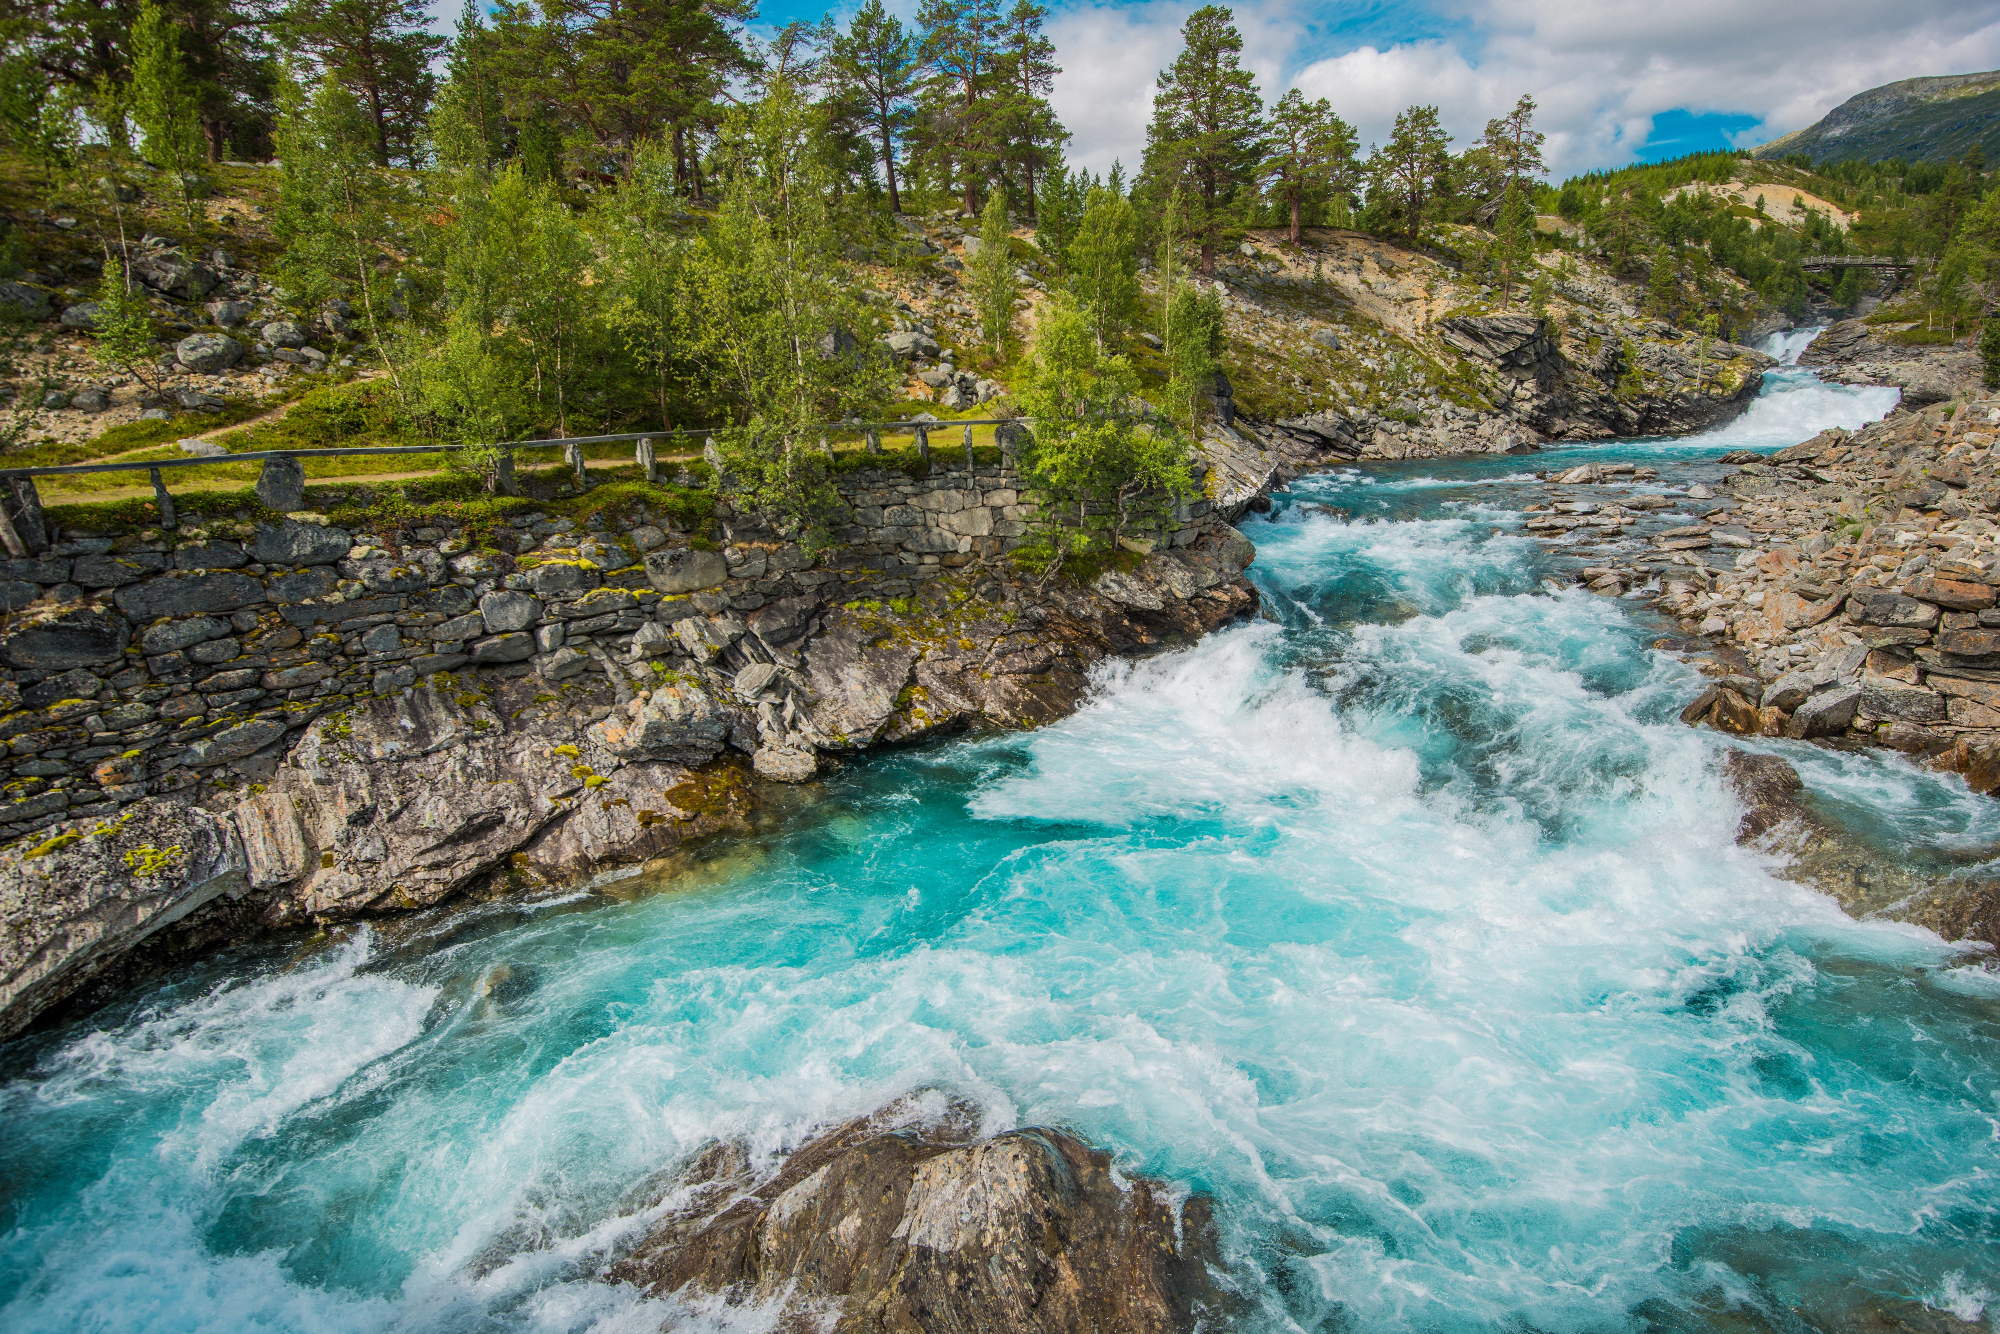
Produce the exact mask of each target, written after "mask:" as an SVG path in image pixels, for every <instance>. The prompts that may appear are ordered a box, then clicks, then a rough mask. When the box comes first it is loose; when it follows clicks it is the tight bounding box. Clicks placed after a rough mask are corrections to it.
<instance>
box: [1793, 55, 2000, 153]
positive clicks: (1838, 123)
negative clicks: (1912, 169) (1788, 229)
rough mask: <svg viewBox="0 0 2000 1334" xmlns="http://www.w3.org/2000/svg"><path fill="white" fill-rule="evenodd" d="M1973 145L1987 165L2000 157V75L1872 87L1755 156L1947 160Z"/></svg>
mask: <svg viewBox="0 0 2000 1334" xmlns="http://www.w3.org/2000/svg"><path fill="white" fill-rule="evenodd" d="M1974 144H1978V145H1979V147H1980V150H1981V151H1982V152H1983V153H1985V155H1986V160H1987V161H1988V162H1993V161H1995V160H1996V159H2000V70H1992V71H1989V72H1987V73H1985V74H1948V75H1944V76H1942V77H1938V78H1929V79H1904V80H1903V81H1902V82H1900V83H1886V84H1883V85H1882V86H1881V87H1880V88H1870V89H1869V90H1868V91H1867V92H1865V93H1861V94H1858V95H1856V96H1854V97H1850V98H1848V99H1847V100H1846V101H1845V102H1842V103H1841V104H1840V105H1839V106H1837V107H1835V108H1834V109H1833V110H1831V111H1829V112H1827V113H1826V115H1825V116H1823V117H1821V118H1820V119H1819V120H1818V121H1817V122H1815V123H1814V124H1811V125H1808V126H1806V127H1805V128H1804V129H1803V130H1793V131H1792V132H1791V133H1790V134H1787V135H1782V136H1780V137H1779V138H1776V139H1773V140H1772V141H1771V142H1770V143H1768V144H1765V145H1764V146H1763V147H1761V148H1759V149H1757V150H1755V155H1756V156H1757V157H1763V158H1776V157H1783V156H1785V155H1786V154H1787V153H1804V154H1806V155H1807V156H1809V157H1811V158H1812V160H1813V161H1815V162H1825V161H1828V160H1829V159H1830V160H1833V161H1840V162H1846V161H1853V160H1857V159H1858V160H1861V161H1864V162H1880V161H1881V160H1882V159H1884V158H1892V157H1893V158H1907V159H1909V160H1911V161H1930V162H1946V161H1953V160H1956V159H1957V158H1959V157H1961V156H1963V154H1964V153H1965V150H1966V149H1968V148H1970V147H1972V146H1973V145H1974Z"/></svg>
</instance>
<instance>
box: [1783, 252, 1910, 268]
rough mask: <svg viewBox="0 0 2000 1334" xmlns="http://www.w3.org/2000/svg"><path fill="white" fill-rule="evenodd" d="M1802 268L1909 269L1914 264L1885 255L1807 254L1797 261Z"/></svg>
mask: <svg viewBox="0 0 2000 1334" xmlns="http://www.w3.org/2000/svg"><path fill="white" fill-rule="evenodd" d="M1799 267H1800V268H1802V269H1910V268H1915V267H1916V265H1915V264H1914V263H1913V262H1912V261H1910V260H1907V259H1893V258H1891V257H1889V256H1887V255H1809V256H1807V257H1806V258H1804V259H1802V260H1800V261H1799Z"/></svg>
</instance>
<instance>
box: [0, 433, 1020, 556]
mask: <svg viewBox="0 0 2000 1334" xmlns="http://www.w3.org/2000/svg"><path fill="white" fill-rule="evenodd" d="M1029 422H1030V419H1028V418H1025V417H994V418H981V419H978V420H974V421H964V420H959V421H949V422H944V421H895V422H818V423H811V424H808V425H806V426H803V427H800V428H798V430H799V432H801V433H815V432H816V433H818V435H819V446H820V448H821V449H823V450H825V451H826V453H827V454H828V456H829V457H831V456H832V454H833V452H834V450H833V446H832V444H831V440H832V439H833V437H834V436H835V435H849V436H851V435H854V434H857V433H859V434H860V435H861V437H862V441H863V447H864V448H865V449H866V450H867V452H868V453H870V454H880V453H882V437H883V436H884V435H893V434H899V433H901V432H904V431H908V432H911V433H912V434H913V435H914V436H915V437H916V446H917V453H918V455H919V457H921V458H922V459H923V461H924V462H925V463H927V464H928V463H929V462H930V457H931V440H930V437H931V432H933V431H944V430H949V429H950V428H952V427H960V428H963V431H964V435H963V444H964V447H965V459H966V464H967V466H968V467H969V466H971V465H972V462H973V454H972V428H973V427H975V426H991V427H995V428H996V434H998V435H999V436H1000V447H1001V451H1002V454H1003V456H1011V455H1012V454H1013V452H1014V448H1015V440H1014V438H1013V437H1012V435H1011V432H1009V431H1004V430H997V428H1002V427H1025V426H1027V425H1028V424H1029ZM717 434H718V430H717V428H715V427H705V428H697V429H691V430H677V431H626V432H622V433H620V434H616V435H577V436H562V437H559V438H554V439H541V440H503V441H496V442H495V443H494V444H493V445H492V446H491V448H492V449H494V450H497V451H498V453H497V455H496V458H495V462H494V489H495V490H497V491H500V492H501V493H502V494H505V495H519V494H520V490H519V486H518V485H517V483H516V482H515V479H514V455H515V454H516V453H517V452H520V451H524V450H547V449H560V450H562V452H563V462H564V463H565V464H566V465H568V466H569V467H570V468H571V469H572V470H573V471H574V472H575V473H576V480H577V484H578V485H579V486H581V487H585V488H587V487H589V485H590V475H589V469H588V465H587V462H586V460H585V459H584V457H583V447H584V446H585V445H615V444H625V443H628V442H629V443H630V444H631V445H632V446H633V449H632V457H633V462H634V463H636V464H637V465H638V466H639V468H640V470H641V471H642V472H643V473H644V474H645V478H646V480H647V481H648V482H655V483H657V482H658V481H659V480H660V457H659V453H660V451H659V447H658V445H657V443H656V442H658V441H662V440H673V439H682V438H692V437H701V438H702V439H703V441H704V445H705V452H709V453H712V452H713V449H714V445H715V437H716V435H717ZM463 448H464V447H463V446H460V445H355V446H339V445H334V446H329V447H327V448H325V449H266V450H258V451H254V452H246V453H242V454H211V455H197V456H193V457H189V458H184V459H145V460H136V461H128V462H122V463H68V464H52V465H50V466H48V467H40V468H0V546H5V548H6V550H7V552H8V554H9V555H11V556H14V557H16V558H19V557H23V556H27V555H31V554H34V553H36V552H39V551H43V550H46V549H47V547H48V545H49V540H48V535H47V533H48V525H47V521H46V520H45V519H44V518H43V516H42V501H41V496H40V494H39V493H38V492H37V490H36V488H35V479H36V478H37V477H67V476H75V475H77V474H80V473H110V472H144V473H146V474H147V475H148V477H149V478H150V479H151V481H152V484H153V502H154V505H155V507H156V508H157V509H158V510H159V515H160V522H159V525H158V526H159V527H161V528H165V529H172V528H174V527H176V526H177V525H178V522H179V519H178V516H177V515H176V513H175V508H174V498H173V495H172V493H171V492H169V491H168V490H167V485H166V473H167V472H168V471H169V470H171V469H175V468H205V467H217V466H223V467H226V466H228V465H230V464H236V463H257V464H261V465H262V467H261V468H260V469H259V471H258V476H257V485H256V489H257V494H258V496H259V498H260V499H262V498H264V497H266V496H270V495H275V494H277V493H279V492H280V491H281V490H284V489H289V488H293V487H297V486H302V485H303V483H304V466H303V465H304V462H305V461H306V460H309V459H329V458H356V457H373V456H381V457H392V456H399V455H413V454H452V453H458V452H460V451H461V450H462V449H463ZM294 461H297V462H296V463H294ZM670 461H671V460H670ZM274 464H275V465H279V466H278V467H275V468H274V466H273V465H274ZM286 464H293V468H285V467H284V465H286ZM294 469H295V471H294ZM286 473H289V474H290V476H289V477H287V476H286V475H285V474H286Z"/></svg>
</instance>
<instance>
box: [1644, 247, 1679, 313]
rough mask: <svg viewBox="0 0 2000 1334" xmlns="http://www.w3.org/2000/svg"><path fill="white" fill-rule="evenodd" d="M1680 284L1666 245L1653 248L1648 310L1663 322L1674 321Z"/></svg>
mask: <svg viewBox="0 0 2000 1334" xmlns="http://www.w3.org/2000/svg"><path fill="white" fill-rule="evenodd" d="M1679 291H1680V288H1679V284H1677V283H1676V282H1675V281H1674V260H1673V256H1672V255H1671V254H1670V253H1669V252H1668V250H1667V247H1666V245H1665V244H1664V243H1662V244H1660V245H1657V246H1655V247H1653V263H1652V268H1651V270H1650V271H1649V272H1648V273H1647V275H1646V308H1647V310H1649V311H1651V312H1652V314H1653V315H1654V316H1655V317H1656V318H1658V319H1663V320H1672V319H1673V314H1674V306H1675V304H1676V302H1675V298H1676V297H1677V296H1678V295H1679Z"/></svg>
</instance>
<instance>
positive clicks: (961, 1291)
mask: <svg viewBox="0 0 2000 1334" xmlns="http://www.w3.org/2000/svg"><path fill="white" fill-rule="evenodd" d="M938 1101H939V1100H938V1099H936V1098H935V1097H932V1098H930V1099H924V1098H918V1099H914V1100H906V1101H904V1102H900V1103H897V1104H894V1105H892V1106H890V1107H887V1108H884V1109H882V1110H881V1111H878V1112H876V1113H874V1114H873V1115H871V1116H867V1117H861V1118H858V1119H856V1120H853V1121H850V1122H848V1123H846V1124H845V1125H841V1126H838V1127H836V1128H835V1129H833V1130H830V1131H827V1132H826V1133H824V1134H822V1135H820V1136H818V1137H816V1138H815V1139H813V1140H811V1141H809V1142H808V1143H806V1144H804V1145H803V1146H801V1147H800V1148H799V1149H798V1150H797V1151H796V1152H794V1153H793V1154H792V1155H791V1156H790V1157H789V1158H787V1159H786V1160H785V1161H784V1163H783V1165H782V1166H781V1167H780V1168H779V1169H778V1170H777V1171H776V1172H775V1173H772V1174H770V1175H768V1176H766V1177H764V1178H763V1179H761V1180H760V1179H758V1178H757V1177H756V1176H755V1175H754V1174H753V1173H752V1171H751V1170H750V1167H749V1165H748V1164H749V1160H748V1155H747V1153H746V1152H745V1149H744V1147H743V1146H742V1145H739V1144H735V1143H716V1144H714V1145H711V1146H710V1147H709V1148H708V1149H707V1150H706V1151H704V1152H702V1153H699V1154H697V1155H695V1157H694V1158H693V1159H692V1160H691V1161H690V1162H689V1163H688V1164H687V1165H686V1166H685V1167H684V1168H682V1169H680V1170H679V1171H676V1172H673V1173H670V1174H668V1176H667V1178H666V1179H665V1180H664V1181H661V1182H658V1183H656V1185H655V1188H654V1190H653V1192H652V1193H653V1195H654V1196H655V1198H657V1199H659V1200H665V1199H668V1198H671V1197H674V1196H679V1197H680V1202H679V1203H678V1205H677V1206H676V1207H673V1208H671V1209H670V1210H669V1211H668V1212H667V1213H666V1214H665V1216H664V1217H662V1218H661V1219H660V1221H659V1222H657V1223H656V1224H654V1226H653V1227H652V1228H651V1230H650V1231H649V1232H648V1233H647V1235H646V1237H645V1238H644V1240H643V1241H642V1242H641V1243H640V1244H639V1245H638V1247H637V1248H636V1249H635V1250H634V1251H633V1252H632V1253H631V1254H630V1255H629V1256H627V1257H626V1258H625V1259H623V1260H621V1261H620V1262H619V1263H617V1264H616V1265H615V1266H613V1267H612V1269H611V1271H610V1276H611V1277H613V1278H615V1279H620V1280H623V1281H626V1282H630V1283H634V1284H636V1285H638V1286H639V1287H641V1288H643V1289H644V1290H645V1291H646V1292H648V1293H649V1294H652V1295H654V1296H659V1297H666V1296H669V1295H672V1294H682V1295H691V1294H694V1293H707V1294H718V1295H721V1296H723V1297H724V1298H726V1299H727V1300H729V1301H730V1302H732V1303H755V1304H757V1305H758V1306H760V1307H763V1308H765V1309H766V1310H770V1309H772V1308H776V1309H778V1310H780V1311H781V1312H782V1314H781V1315H780V1316H779V1317H778V1319H779V1327H780V1328H785V1329H799V1330H804V1329H809V1328H810V1329H823V1330H824V1329H831V1330H835V1331H840V1332H841V1334H862V1332H863V1331H868V1332H869V1334H874V1332H876V1331H881V1332H883V1334H887V1332H888V1331H907V1332H910V1334H915V1332H917V1331H921V1332H922V1334H1073V1332H1075V1331H1084V1330H1092V1331H1100V1332H1101V1334H1171V1332H1172V1331H1181V1330H1192V1329H1194V1328H1195V1327H1196V1324H1197V1321H1198V1320H1200V1318H1201V1317H1202V1316H1203V1315H1204V1314H1205V1313H1211V1312H1215V1311H1216V1310H1217V1308H1218V1306H1219V1300H1218V1297H1219V1294H1218V1293H1217V1291H1216V1289H1215V1287H1214V1284H1213V1282H1212V1279H1211V1277H1210V1265H1211V1264H1212V1263H1213V1262H1214V1239H1213V1228H1212V1225H1211V1220H1210V1212H1209V1203H1208V1201H1207V1199H1206V1198H1205V1197H1202V1196H1194V1197H1192V1198H1189V1199H1187V1200H1185V1202H1182V1203H1179V1204H1176V1202H1175V1200H1174V1198H1173V1196H1172V1194H1171V1193H1169V1192H1168V1191H1166V1190H1164V1189H1163V1188H1162V1187H1161V1186H1160V1185H1159V1184H1158V1183H1156V1182H1151V1181H1148V1180H1146V1179H1145V1178H1138V1179H1121V1178H1119V1177H1117V1176H1115V1175H1114V1174H1113V1170H1112V1165H1111V1159H1110V1156H1109V1155H1108V1154H1106V1153H1103V1152H1101V1151H1099V1150H1096V1149H1093V1148H1091V1147H1090V1146H1089V1145H1087V1144H1085V1143H1083V1142H1082V1141H1080V1140H1078V1139H1076V1138H1075V1137H1074V1136H1072V1135H1069V1134H1067V1133H1065V1132H1064V1131H1061V1130H1058V1129H1054V1128H1051V1127H1046V1126H1033V1127H1025V1128H1022V1129H1018V1130H1010V1131H1007V1132H1005V1133H1003V1134H997V1135H993V1136H990V1137H985V1136H982V1135H980V1133H979V1130H978V1115H977V1112H976V1110H975V1109H973V1108H971V1107H968V1106H966V1105H964V1104H962V1103H957V1102H950V1103H945V1104H944V1105H943V1107H942V1109H941V1110H940V1109H939V1108H937V1107H935V1106H933V1105H931V1104H934V1103H936V1102H938ZM926 1111H927V1112H928V1115H925V1114H923V1113H924V1112H926Z"/></svg>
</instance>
